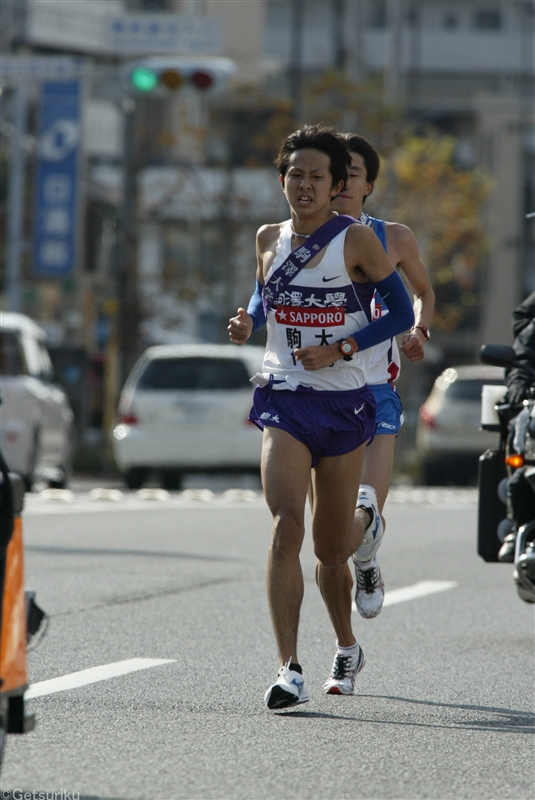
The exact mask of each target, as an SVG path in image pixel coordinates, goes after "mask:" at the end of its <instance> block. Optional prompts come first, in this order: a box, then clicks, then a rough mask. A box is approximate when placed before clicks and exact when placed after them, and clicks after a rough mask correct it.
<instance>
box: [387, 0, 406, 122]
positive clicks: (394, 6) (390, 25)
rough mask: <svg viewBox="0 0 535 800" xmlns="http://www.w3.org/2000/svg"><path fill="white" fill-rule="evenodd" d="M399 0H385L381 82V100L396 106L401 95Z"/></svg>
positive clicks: (400, 18) (400, 16) (400, 21)
mask: <svg viewBox="0 0 535 800" xmlns="http://www.w3.org/2000/svg"><path fill="white" fill-rule="evenodd" d="M402 23H403V18H402V3H401V0H387V3H386V33H387V43H388V44H387V51H386V59H385V72H384V84H383V100H384V102H385V103H386V104H387V105H390V106H398V105H400V102H401V95H402V75H401V70H402V67H401V46H402V42H401V34H402Z"/></svg>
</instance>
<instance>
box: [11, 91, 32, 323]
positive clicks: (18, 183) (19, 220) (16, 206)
mask: <svg viewBox="0 0 535 800" xmlns="http://www.w3.org/2000/svg"><path fill="white" fill-rule="evenodd" d="M12 103H13V130H12V135H11V147H10V150H11V153H10V156H11V157H10V162H11V163H10V169H9V195H8V241H7V264H6V267H7V269H6V294H7V301H8V309H9V310H10V311H20V294H21V292H20V285H21V257H22V250H23V240H22V237H23V219H24V216H23V208H24V162H25V155H24V146H23V140H24V136H25V134H26V116H27V99H26V88H25V86H24V84H23V83H20V84H19V85H18V86H15V87H14V88H13V90H12Z"/></svg>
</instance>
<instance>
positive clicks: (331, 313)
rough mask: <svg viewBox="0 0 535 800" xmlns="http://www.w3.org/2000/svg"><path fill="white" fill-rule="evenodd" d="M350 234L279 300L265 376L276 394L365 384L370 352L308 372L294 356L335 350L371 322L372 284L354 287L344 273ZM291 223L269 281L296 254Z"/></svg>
mask: <svg viewBox="0 0 535 800" xmlns="http://www.w3.org/2000/svg"><path fill="white" fill-rule="evenodd" d="M346 234H347V228H346V229H345V230H344V231H342V232H341V233H339V234H338V235H337V236H335V237H334V239H332V240H331V241H330V242H329V244H328V245H327V247H326V249H325V250H324V254H323V258H322V259H321V261H320V263H319V264H318V265H317V266H315V267H312V268H310V269H309V268H307V267H305V268H304V269H302V270H301V271H300V272H299V273H298V274H297V275H296V276H295V278H292V280H291V281H290V283H289V285H288V287H287V289H286V291H285V292H284V293H281V294H280V295H279V296H278V297H276V298H275V302H274V306H273V308H271V310H270V311H269V313H268V315H267V344H266V353H265V356H264V363H263V367H262V376H263V378H264V379H265V380H269V378H270V376H271V375H272V376H273V379H274V384H273V388H274V389H292V390H294V389H296V388H297V386H299V385H301V386H307V387H311V388H313V389H317V390H319V391H333V392H336V391H338V392H340V391H348V390H351V389H359V388H360V387H361V386H364V385H365V383H366V375H367V373H368V369H369V366H370V360H371V349H368V350H364V351H363V352H362V353H360V352H359V353H355V354H354V355H353V358H352V359H351V361H344V360H343V359H341V360H339V361H335V362H334V364H333V365H332V366H330V367H324V368H322V369H318V370H305V369H304V368H303V365H302V364H301V362H300V361H295V359H294V356H293V350H295V349H296V348H298V347H309V346H310V345H319V344H332V343H333V342H336V341H338V340H339V339H345V338H347V337H348V336H350V335H351V334H352V333H354V332H355V331H357V330H360V329H361V328H364V327H365V326H366V325H368V324H369V323H370V322H371V301H372V296H373V284H372V283H371V282H370V281H366V283H358V282H356V281H352V280H351V278H350V277H349V275H348V273H347V270H346V268H345V259H344V243H345V238H346ZM291 238H292V233H291V220H287V221H286V222H284V223H283V224H282V227H281V232H280V236H279V241H278V243H277V250H276V253H275V259H274V261H273V264H272V266H271V269H270V270H269V273H268V274H267V276H266V280H267V279H268V278H269V277H270V276H271V275H272V273H273V272H274V271H275V270H276V269H277V268H278V267H280V265H281V264H282V263H283V262H284V261H285V260H286V259H287V258H288V256H289V255H290V253H291Z"/></svg>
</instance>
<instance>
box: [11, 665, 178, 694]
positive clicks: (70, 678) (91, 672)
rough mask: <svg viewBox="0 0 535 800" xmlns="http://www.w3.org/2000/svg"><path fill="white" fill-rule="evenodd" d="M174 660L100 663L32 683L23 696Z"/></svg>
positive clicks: (74, 686) (55, 689)
mask: <svg viewBox="0 0 535 800" xmlns="http://www.w3.org/2000/svg"><path fill="white" fill-rule="evenodd" d="M175 660H176V659H174V658H129V659H127V660H126V661H115V662H114V663H113V664H102V666H100V667H91V669H82V670H80V672H71V673H70V674H69V675H62V676H61V678H52V679H51V680H49V681H40V682H39V683H32V685H31V686H30V687H29V689H28V690H27V691H26V692H25V693H24V698H25V700H31V699H32V698H33V697H43V696H44V695H47V694H55V693H56V692H66V691H67V690H68V689H78V688H79V687H80V686H87V685H88V684H89V683H98V682H99V681H107V680H109V679H110V678H117V677H118V676H119V675H128V673H129V672H138V671H139V670H140V669H150V668H151V667H158V666H160V664H171V663H172V662H174V661H175Z"/></svg>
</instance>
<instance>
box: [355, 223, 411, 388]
mask: <svg viewBox="0 0 535 800" xmlns="http://www.w3.org/2000/svg"><path fill="white" fill-rule="evenodd" d="M359 222H362V224H363V225H367V226H368V227H369V228H371V229H372V230H373V231H375V233H376V234H377V235H378V236H379V240H380V242H381V244H382V245H383V247H384V249H385V252H386V235H385V231H384V224H383V229H382V233H381V231H378V230H375V219H374V217H370V215H369V214H366V213H365V212H364V211H363V212H362V214H361V215H360V219H359ZM372 314H373V319H374V320H376V319H380V318H381V317H384V316H385V314H388V306H387V305H386V303H385V301H384V300H383V299H382V298H381V297H380V296H379V295H378V294H377V292H375V294H374V305H373V306H372ZM400 368H401V360H400V357H399V350H398V345H397V342H396V340H395V339H394V338H392V339H387V340H386V341H384V342H379V344H376V345H375V346H374V347H372V356H371V364H370V370H369V372H368V384H369V385H370V386H375V385H377V384H378V383H394V381H395V380H397V377H398V375H399V370H400Z"/></svg>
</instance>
